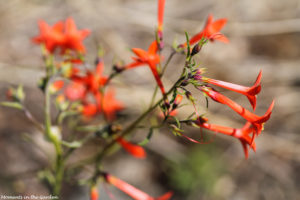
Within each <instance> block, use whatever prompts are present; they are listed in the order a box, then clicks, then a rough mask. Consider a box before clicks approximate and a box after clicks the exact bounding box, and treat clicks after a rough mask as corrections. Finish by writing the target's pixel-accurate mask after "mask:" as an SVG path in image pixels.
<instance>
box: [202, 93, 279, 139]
mask: <svg viewBox="0 0 300 200" xmlns="http://www.w3.org/2000/svg"><path fill="white" fill-rule="evenodd" d="M200 89H201V90H202V91H203V92H204V93H205V94H207V95H208V96H209V97H210V98H211V99H212V100H214V101H216V102H218V103H221V104H224V105H227V106H228V107H230V108H231V109H232V110H234V111H235V112H236V113H238V114H239V115H240V116H241V117H243V118H244V119H246V120H247V121H249V122H251V123H252V125H253V126H254V127H255V129H257V133H258V134H259V133H260V132H261V130H262V124H263V123H264V122H266V121H267V120H268V119H269V118H270V116H271V114H272V109H273V107H274V100H273V101H272V103H271V105H270V106H269V108H268V110H267V112H266V113H265V114H264V115H263V116H257V115H256V114H254V113H252V112H250V111H249V110H247V109H245V108H244V107H242V106H240V105H239V104H238V103H236V102H234V101H232V100H231V99H229V98H228V97H226V96H224V95H222V94H220V93H218V92H216V91H214V90H212V89H210V88H207V87H201V88H200Z"/></svg>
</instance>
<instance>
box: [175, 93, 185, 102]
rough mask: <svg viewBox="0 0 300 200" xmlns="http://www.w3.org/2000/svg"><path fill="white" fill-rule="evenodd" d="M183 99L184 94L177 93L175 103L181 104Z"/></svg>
mask: <svg viewBox="0 0 300 200" xmlns="http://www.w3.org/2000/svg"><path fill="white" fill-rule="evenodd" d="M182 99H183V96H182V95H180V94H177V96H176V98H175V100H174V104H176V105H178V104H180V103H181V101H182Z"/></svg>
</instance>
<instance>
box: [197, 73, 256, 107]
mask: <svg viewBox="0 0 300 200" xmlns="http://www.w3.org/2000/svg"><path fill="white" fill-rule="evenodd" d="M261 75H262V71H260V72H259V74H258V76H257V78H256V81H255V83H254V85H253V86H252V87H245V86H242V85H237V84H233V83H228V82H225V81H220V80H215V79H211V78H205V77H202V78H201V80H202V81H203V82H206V83H210V84H212V85H216V86H219V87H222V88H226V89H228V90H232V91H234V92H237V93H240V94H243V95H245V96H246V97H247V98H248V100H249V102H250V103H251V105H252V108H253V110H255V108H256V95H257V94H258V93H259V92H260V90H261V84H260V80H261Z"/></svg>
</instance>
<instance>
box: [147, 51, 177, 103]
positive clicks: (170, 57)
mask: <svg viewBox="0 0 300 200" xmlns="http://www.w3.org/2000/svg"><path fill="white" fill-rule="evenodd" d="M175 54H176V51H175V50H174V49H173V50H172V52H171V54H170V55H169V57H168V59H167V61H166V63H165V64H164V66H163V68H162V71H161V73H160V77H162V76H163V75H164V73H165V71H166V68H167V67H168V65H169V63H170V61H171V60H172V58H173V56H174V55H175ZM157 91H158V85H156V86H155V89H154V92H153V95H152V97H151V102H150V107H151V106H152V105H153V103H154V100H155V97H156V94H157Z"/></svg>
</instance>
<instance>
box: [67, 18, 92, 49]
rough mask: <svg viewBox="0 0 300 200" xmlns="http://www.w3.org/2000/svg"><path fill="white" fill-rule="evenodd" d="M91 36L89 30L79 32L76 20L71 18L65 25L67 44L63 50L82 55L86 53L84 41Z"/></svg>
mask: <svg viewBox="0 0 300 200" xmlns="http://www.w3.org/2000/svg"><path fill="white" fill-rule="evenodd" d="M89 34H90V31H89V30H87V29H83V30H77V27H76V25H75V22H74V20H73V19H72V18H71V17H69V18H68V19H67V20H66V24H65V34H64V37H65V43H64V49H63V50H65V49H72V50H75V51H78V52H80V53H85V47H84V46H83V44H82V40H84V39H85V38H86V37H87V36H88V35H89Z"/></svg>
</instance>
